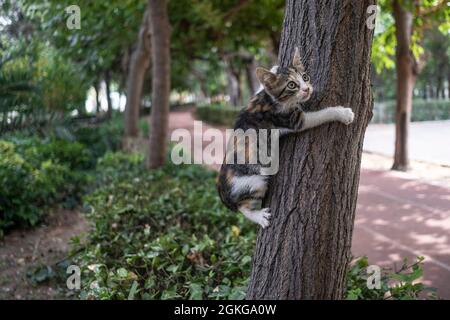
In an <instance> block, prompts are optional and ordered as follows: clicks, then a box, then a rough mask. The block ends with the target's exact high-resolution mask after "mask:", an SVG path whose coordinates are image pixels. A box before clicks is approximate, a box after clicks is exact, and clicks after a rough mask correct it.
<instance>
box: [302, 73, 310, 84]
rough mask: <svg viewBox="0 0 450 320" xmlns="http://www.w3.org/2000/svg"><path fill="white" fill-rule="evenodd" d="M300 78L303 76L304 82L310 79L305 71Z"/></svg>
mask: <svg viewBox="0 0 450 320" xmlns="http://www.w3.org/2000/svg"><path fill="white" fill-rule="evenodd" d="M302 78H303V81H305V82H309V80H311V79H310V78H309V75H307V74H306V73H304V74H303V75H302Z"/></svg>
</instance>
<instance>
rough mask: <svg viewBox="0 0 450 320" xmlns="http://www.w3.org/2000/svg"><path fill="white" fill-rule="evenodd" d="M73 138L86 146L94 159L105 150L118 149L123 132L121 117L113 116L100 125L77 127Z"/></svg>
mask: <svg viewBox="0 0 450 320" xmlns="http://www.w3.org/2000/svg"><path fill="white" fill-rule="evenodd" d="M73 131H74V137H75V140H76V141H78V142H80V143H82V144H84V145H85V146H87V147H88V148H89V149H90V151H91V155H92V158H93V160H94V163H93V166H95V161H96V159H97V158H100V157H101V156H103V155H104V154H105V153H106V152H107V151H116V150H118V149H120V145H121V142H122V137H123V133H124V128H123V119H122V117H114V118H113V119H111V120H110V121H108V122H105V123H102V124H101V125H100V126H90V127H77V128H75V129H74V130H73Z"/></svg>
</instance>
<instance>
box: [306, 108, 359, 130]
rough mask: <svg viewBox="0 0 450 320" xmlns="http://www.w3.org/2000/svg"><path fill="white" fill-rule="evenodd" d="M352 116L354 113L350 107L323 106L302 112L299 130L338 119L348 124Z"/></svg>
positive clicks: (351, 120) (352, 118)
mask: <svg viewBox="0 0 450 320" xmlns="http://www.w3.org/2000/svg"><path fill="white" fill-rule="evenodd" d="M354 118H355V114H354V113H353V111H352V109H350V108H344V107H341V106H338V107H331V108H325V109H322V110H319V111H314V112H304V113H303V115H302V126H301V128H300V131H305V130H308V129H312V128H315V127H318V126H320V125H322V124H325V123H328V122H333V121H339V122H341V123H343V124H345V125H349V124H350V123H352V122H353V120H354Z"/></svg>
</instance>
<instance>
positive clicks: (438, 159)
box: [364, 120, 450, 166]
mask: <svg viewBox="0 0 450 320" xmlns="http://www.w3.org/2000/svg"><path fill="white" fill-rule="evenodd" d="M449 139H450V120H446V121H423V122H413V123H411V125H410V141H414V143H411V144H410V157H411V159H413V160H420V161H425V162H431V163H437V164H444V165H449V166H450V142H449ZM394 145H395V126H394V125H393V124H371V125H370V126H369V127H368V128H367V132H366V136H365V139H364V150H367V151H371V152H376V153H380V154H383V155H387V156H393V155H394Z"/></svg>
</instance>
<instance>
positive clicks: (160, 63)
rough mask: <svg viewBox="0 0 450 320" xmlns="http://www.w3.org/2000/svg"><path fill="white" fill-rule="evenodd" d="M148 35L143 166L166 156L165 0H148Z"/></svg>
mask: <svg viewBox="0 0 450 320" xmlns="http://www.w3.org/2000/svg"><path fill="white" fill-rule="evenodd" d="M149 6H150V26H151V36H152V60H153V74H152V111H151V117H150V147H149V150H148V155H147V160H146V163H147V167H148V168H158V167H160V166H162V165H163V164H164V162H165V159H166V144H167V141H166V139H167V134H168V127H169V96H170V24H169V18H168V13H167V1H166V0H149Z"/></svg>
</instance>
